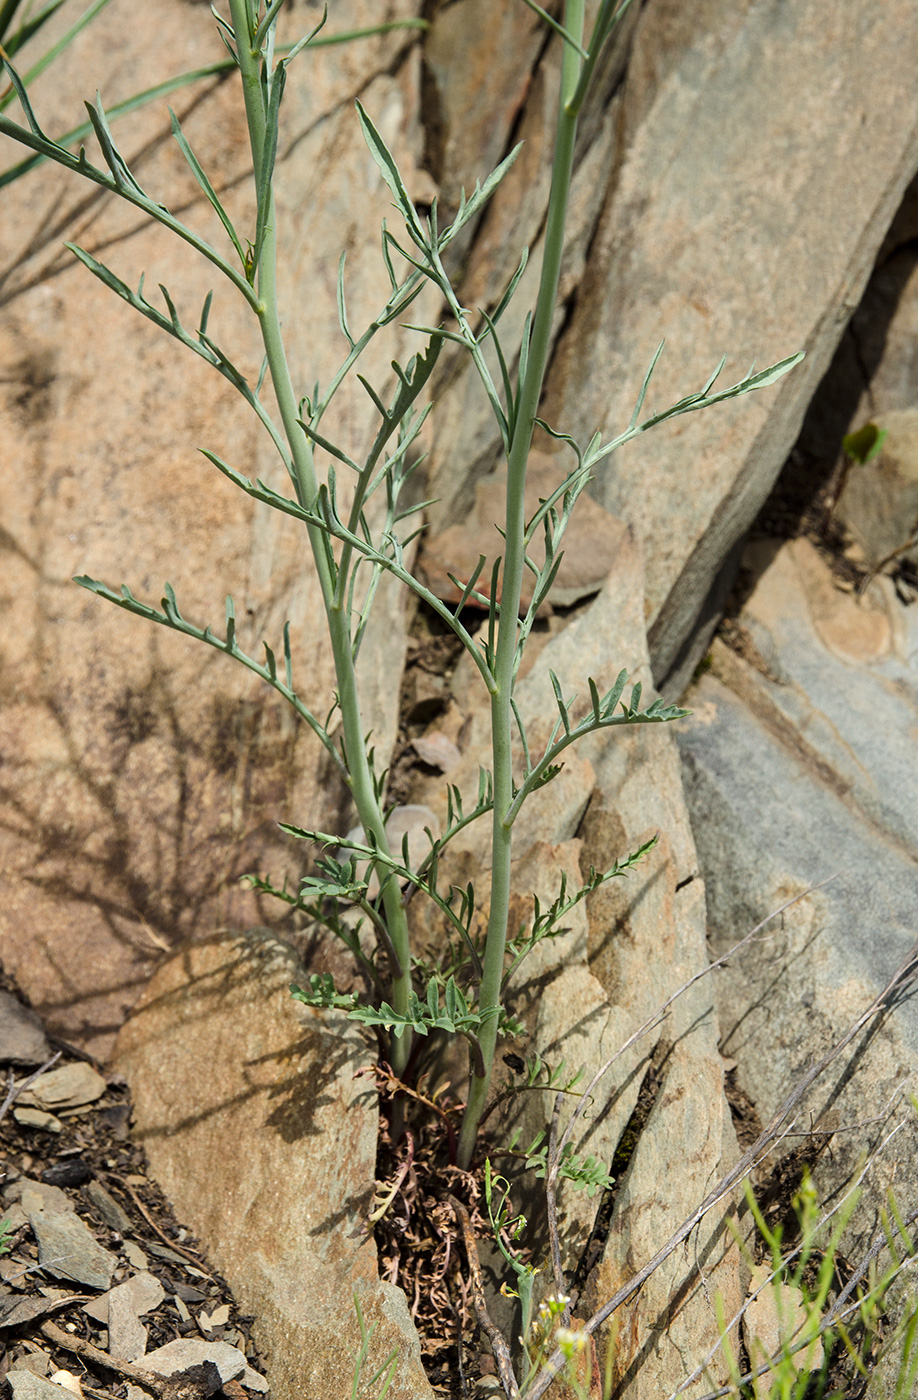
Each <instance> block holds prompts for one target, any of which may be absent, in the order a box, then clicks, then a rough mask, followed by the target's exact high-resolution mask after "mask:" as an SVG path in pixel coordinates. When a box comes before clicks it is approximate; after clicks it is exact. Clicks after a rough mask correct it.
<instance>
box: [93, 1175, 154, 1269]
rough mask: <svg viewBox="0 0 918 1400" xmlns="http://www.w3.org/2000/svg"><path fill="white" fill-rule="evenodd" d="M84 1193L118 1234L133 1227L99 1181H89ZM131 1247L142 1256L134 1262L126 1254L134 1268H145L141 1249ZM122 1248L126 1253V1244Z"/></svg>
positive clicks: (145, 1262) (135, 1246)
mask: <svg viewBox="0 0 918 1400" xmlns="http://www.w3.org/2000/svg"><path fill="white" fill-rule="evenodd" d="M86 1195H87V1196H88V1198H89V1200H90V1201H91V1202H92V1205H93V1206H94V1207H95V1210H96V1213H97V1215H99V1216H101V1218H102V1220H104V1222H105V1224H106V1225H107V1226H108V1228H109V1229H110V1230H117V1232H118V1234H119V1235H124V1234H127V1232H128V1231H129V1230H132V1229H133V1228H134V1227H133V1225H132V1224H131V1218H130V1216H129V1215H128V1214H127V1213H126V1212H125V1211H124V1210H123V1209H122V1208H121V1206H120V1205H119V1204H118V1202H117V1201H116V1200H115V1198H114V1196H112V1195H111V1193H110V1192H109V1191H106V1189H105V1187H104V1186H103V1185H102V1183H101V1181H90V1182H89V1184H88V1185H87V1187H86ZM131 1248H132V1249H135V1250H137V1253H138V1254H140V1255H141V1256H142V1258H143V1262H142V1263H135V1261H134V1260H133V1259H131V1256H130V1254H128V1259H130V1262H131V1263H132V1264H133V1265H134V1268H135V1269H145V1268H146V1267H147V1261H146V1257H145V1256H144V1255H143V1251H142V1250H141V1249H140V1248H139V1247H138V1246H137V1245H131ZM124 1249H125V1253H127V1250H128V1246H127V1244H125V1246H124Z"/></svg>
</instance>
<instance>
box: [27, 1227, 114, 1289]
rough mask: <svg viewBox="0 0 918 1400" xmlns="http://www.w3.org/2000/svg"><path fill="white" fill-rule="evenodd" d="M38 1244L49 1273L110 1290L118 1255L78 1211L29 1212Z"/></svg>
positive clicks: (44, 1268) (40, 1261)
mask: <svg viewBox="0 0 918 1400" xmlns="http://www.w3.org/2000/svg"><path fill="white" fill-rule="evenodd" d="M28 1215H29V1224H30V1225H31V1227H32V1232H33V1234H34V1235H35V1238H36V1239H37V1241H38V1262H39V1263H40V1265H41V1267H42V1269H43V1270H44V1272H45V1273H46V1274H52V1275H53V1276H54V1277H55V1278H65V1279H73V1280H74V1282H75V1283H84V1284H86V1285H87V1286H88V1287H89V1288H108V1287H109V1286H110V1285H111V1281H112V1275H113V1274H114V1272H115V1269H116V1267H117V1264H118V1259H117V1256H116V1255H114V1254H112V1253H111V1252H110V1251H109V1250H107V1249H103V1248H102V1246H101V1245H100V1244H98V1243H97V1242H96V1240H95V1239H94V1238H93V1236H92V1235H91V1234H90V1231H89V1229H88V1228H87V1226H86V1225H85V1224H84V1223H83V1221H82V1220H81V1219H80V1217H79V1216H78V1215H77V1214H76V1213H75V1212H74V1211H72V1210H71V1211H60V1212H56V1211H55V1212H52V1211H47V1210H32V1211H29V1212H28Z"/></svg>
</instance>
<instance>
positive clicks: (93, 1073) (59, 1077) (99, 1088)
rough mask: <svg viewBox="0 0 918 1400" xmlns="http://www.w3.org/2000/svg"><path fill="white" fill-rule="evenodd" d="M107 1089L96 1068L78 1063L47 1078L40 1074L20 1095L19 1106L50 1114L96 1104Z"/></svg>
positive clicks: (49, 1074)
mask: <svg viewBox="0 0 918 1400" xmlns="http://www.w3.org/2000/svg"><path fill="white" fill-rule="evenodd" d="M105 1089H106V1084H105V1080H104V1079H103V1078H102V1076H101V1074H99V1073H98V1071H97V1070H94V1069H93V1067H92V1065H88V1064H86V1063H85V1061H83V1060H77V1061H75V1062H74V1063H73V1064H72V1065H61V1066H60V1068H59V1069H49V1070H48V1072H47V1073H46V1074H40V1075H39V1076H38V1078H37V1079H36V1080H35V1082H34V1084H32V1085H30V1087H29V1088H28V1089H26V1090H25V1091H24V1092H23V1093H22V1094H20V1095H19V1098H18V1100H17V1102H18V1103H20V1104H23V1105H27V1106H29V1107H30V1108H44V1109H46V1110H48V1111H49V1112H50V1111H52V1110H57V1109H62V1108H78V1107H79V1106H80V1105H81V1104H88V1103H95V1101H96V1100H97V1099H101V1097H102V1095H103V1094H104V1093H105Z"/></svg>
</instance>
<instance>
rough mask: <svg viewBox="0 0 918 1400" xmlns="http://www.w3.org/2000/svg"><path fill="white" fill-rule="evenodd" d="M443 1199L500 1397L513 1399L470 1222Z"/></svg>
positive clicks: (459, 1207) (457, 1205)
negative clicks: (457, 1234) (458, 1237)
mask: <svg viewBox="0 0 918 1400" xmlns="http://www.w3.org/2000/svg"><path fill="white" fill-rule="evenodd" d="M447 1200H448V1201H449V1203H450V1205H451V1206H452V1208H453V1210H454V1211H455V1213H456V1219H457V1220H458V1221H459V1228H460V1229H461V1231H462V1240H463V1243H464V1244H465V1253H466V1258H467V1259H468V1261H469V1272H470V1273H471V1275H472V1299H473V1301H474V1303H475V1312H476V1313H477V1315H478V1321H479V1323H480V1324H481V1329H482V1331H483V1332H484V1333H485V1335H486V1336H487V1338H488V1341H489V1342H490V1343H491V1348H492V1350H493V1352H494V1360H495V1361H496V1362H497V1373H498V1375H499V1376H500V1383H501V1385H502V1386H503V1388H504V1394H505V1395H506V1396H507V1397H508V1400H515V1397H517V1396H518V1395H519V1393H520V1391H519V1386H518V1385H517V1382H516V1376H515V1375H514V1373H513V1362H512V1361H511V1359H510V1348H509V1347H508V1345H507V1340H506V1338H505V1337H504V1334H503V1332H502V1331H501V1330H500V1328H499V1327H498V1326H497V1324H496V1323H495V1322H493V1321H492V1319H491V1316H490V1314H489V1312H488V1305H487V1300H486V1298H485V1291H484V1283H483V1281H482V1277H481V1261H480V1260H479V1258H478V1243H477V1241H476V1239H475V1235H474V1232H473V1230H472V1221H471V1217H470V1216H469V1213H468V1211H467V1210H466V1208H465V1206H464V1205H463V1204H462V1202H461V1201H460V1200H457V1199H456V1197H455V1196H447Z"/></svg>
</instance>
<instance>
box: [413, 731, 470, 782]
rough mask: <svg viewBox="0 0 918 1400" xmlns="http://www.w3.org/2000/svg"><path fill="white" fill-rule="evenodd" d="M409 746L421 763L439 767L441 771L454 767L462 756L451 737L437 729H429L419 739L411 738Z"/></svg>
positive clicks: (445, 771) (447, 770)
mask: <svg viewBox="0 0 918 1400" xmlns="http://www.w3.org/2000/svg"><path fill="white" fill-rule="evenodd" d="M411 747H412V748H413V749H414V751H415V753H416V754H417V756H418V758H419V759H420V760H421V762H422V763H426V764H427V765H428V766H429V767H430V768H439V770H440V772H441V773H448V772H449V770H450V769H451V768H455V766H456V764H457V763H458V762H459V760H460V758H461V757H462V755H461V754H460V752H459V750H458V748H457V747H456V745H455V744H454V743H453V741H452V739H448V738H447V737H446V735H445V734H441V733H439V731H437V730H433V731H429V732H428V733H427V734H425V735H424V736H423V738H421V739H412V741H411Z"/></svg>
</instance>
